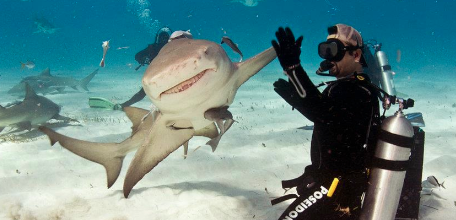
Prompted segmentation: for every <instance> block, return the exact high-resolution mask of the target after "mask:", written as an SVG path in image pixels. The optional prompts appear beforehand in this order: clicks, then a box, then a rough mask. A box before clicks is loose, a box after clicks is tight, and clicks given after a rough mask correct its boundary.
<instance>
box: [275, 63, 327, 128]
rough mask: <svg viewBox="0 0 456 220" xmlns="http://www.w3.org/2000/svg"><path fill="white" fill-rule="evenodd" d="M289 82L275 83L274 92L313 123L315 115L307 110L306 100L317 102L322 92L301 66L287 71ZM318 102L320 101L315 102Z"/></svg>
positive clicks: (281, 80) (280, 80)
mask: <svg viewBox="0 0 456 220" xmlns="http://www.w3.org/2000/svg"><path fill="white" fill-rule="evenodd" d="M285 74H286V75H287V76H288V82H287V81H285V80H283V79H279V80H278V81H276V82H275V83H274V90H275V91H276V92H277V93H278V94H279V95H280V96H281V97H282V98H283V99H284V100H285V101H286V102H288V104H290V105H291V106H292V107H293V108H294V109H296V110H298V111H299V112H300V113H301V114H303V115H304V116H306V117H307V118H308V119H309V120H311V121H313V118H314V115H313V114H314V113H313V112H312V111H309V110H307V109H306V106H305V102H310V101H305V100H315V99H318V97H321V92H320V91H319V90H318V89H317V87H316V86H315V85H314V84H313V83H312V81H310V78H309V76H308V75H307V73H306V72H305V71H304V69H303V68H302V67H301V66H298V67H296V68H294V69H290V70H287V71H286V72H285ZM314 102H318V100H316V101H314Z"/></svg>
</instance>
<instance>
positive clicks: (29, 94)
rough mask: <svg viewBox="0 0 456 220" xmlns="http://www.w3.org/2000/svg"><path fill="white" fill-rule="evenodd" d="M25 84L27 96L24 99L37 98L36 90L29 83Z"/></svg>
mask: <svg viewBox="0 0 456 220" xmlns="http://www.w3.org/2000/svg"><path fill="white" fill-rule="evenodd" d="M24 85H25V98H24V100H26V99H32V98H35V97H37V96H38V95H37V94H36V92H35V91H34V90H33V89H32V87H31V86H30V85H29V84H28V83H24Z"/></svg>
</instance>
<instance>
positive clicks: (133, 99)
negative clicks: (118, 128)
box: [120, 87, 146, 108]
mask: <svg viewBox="0 0 456 220" xmlns="http://www.w3.org/2000/svg"><path fill="white" fill-rule="evenodd" d="M145 96H146V92H144V88H142V87H141V90H139V92H137V93H136V94H135V95H134V96H133V97H131V98H130V99H129V100H128V101H126V102H124V103H122V104H120V105H121V106H122V108H125V107H127V106H130V105H133V104H135V103H137V102H139V101H141V100H142V99H143V98H144V97H145Z"/></svg>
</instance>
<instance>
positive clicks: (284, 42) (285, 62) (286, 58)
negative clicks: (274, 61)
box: [272, 27, 303, 71]
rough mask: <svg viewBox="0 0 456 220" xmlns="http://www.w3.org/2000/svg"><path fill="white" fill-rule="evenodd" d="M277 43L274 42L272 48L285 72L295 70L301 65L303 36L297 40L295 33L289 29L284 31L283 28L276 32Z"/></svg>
mask: <svg viewBox="0 0 456 220" xmlns="http://www.w3.org/2000/svg"><path fill="white" fill-rule="evenodd" d="M276 37H277V41H275V40H272V46H273V47H274V50H275V51H276V54H277V58H278V59H279V62H280V65H282V68H283V70H285V71H287V70H290V69H294V68H296V67H297V66H299V65H300V63H301V61H300V59H299V56H300V55H301V43H302V39H303V36H300V37H298V39H295V37H294V35H293V32H291V29H290V28H289V27H287V28H285V29H283V28H282V27H280V28H279V30H278V31H277V32H276Z"/></svg>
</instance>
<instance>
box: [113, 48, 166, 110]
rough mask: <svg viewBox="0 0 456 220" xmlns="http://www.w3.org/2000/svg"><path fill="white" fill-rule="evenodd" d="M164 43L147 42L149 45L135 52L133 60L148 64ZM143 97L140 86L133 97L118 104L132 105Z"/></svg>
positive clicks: (144, 95) (143, 93)
mask: <svg viewBox="0 0 456 220" xmlns="http://www.w3.org/2000/svg"><path fill="white" fill-rule="evenodd" d="M165 44H166V42H165V43H154V44H149V46H147V48H146V49H144V50H141V51H139V52H138V53H136V55H135V60H136V61H137V62H138V63H139V64H141V65H142V66H143V65H145V64H149V63H150V62H152V60H153V59H154V58H155V57H156V56H157V55H158V52H160V50H161V48H162V47H163V46H165ZM144 97H146V93H145V92H144V89H143V88H142V87H141V90H139V91H138V92H137V93H136V94H135V95H133V97H131V98H130V99H129V100H128V101H126V102H124V103H122V104H120V106H121V107H122V109H123V108H124V107H127V106H130V105H133V104H135V103H137V102H139V101H141V100H142V99H143V98H144Z"/></svg>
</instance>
